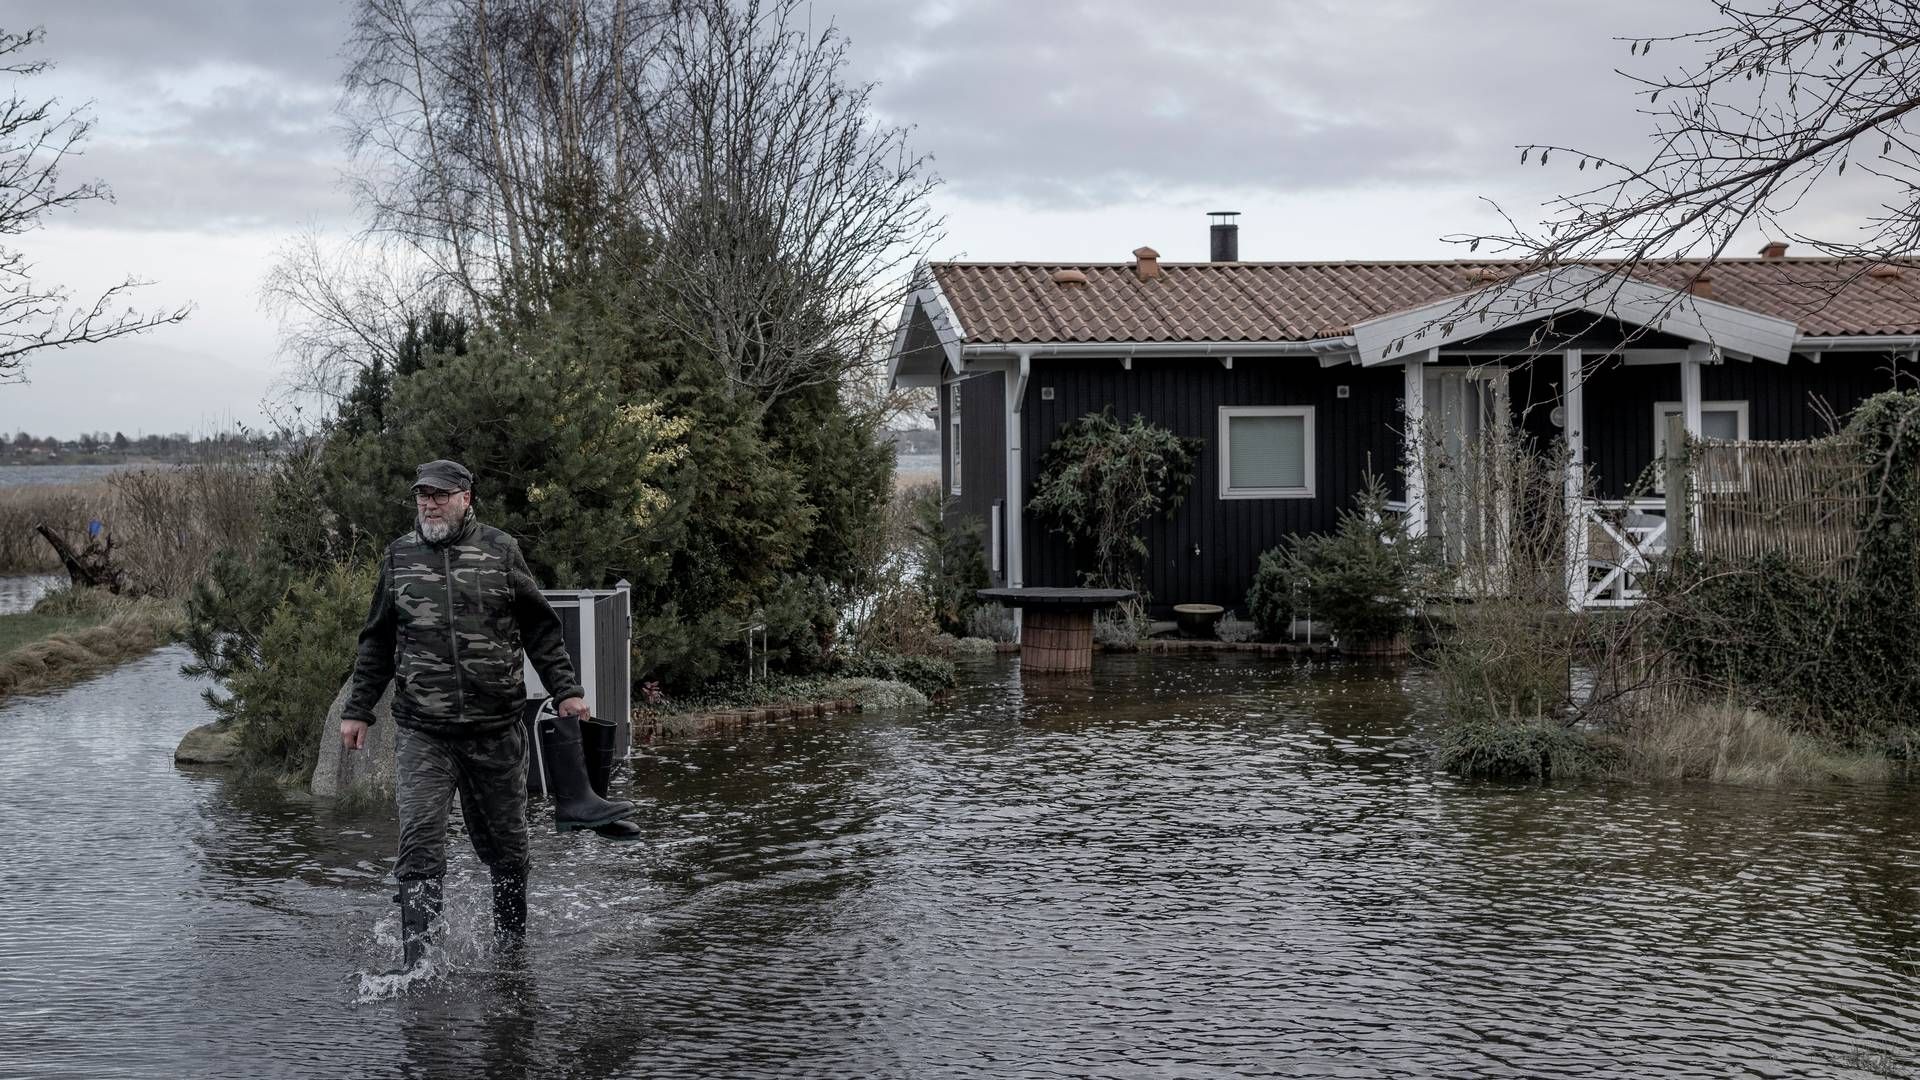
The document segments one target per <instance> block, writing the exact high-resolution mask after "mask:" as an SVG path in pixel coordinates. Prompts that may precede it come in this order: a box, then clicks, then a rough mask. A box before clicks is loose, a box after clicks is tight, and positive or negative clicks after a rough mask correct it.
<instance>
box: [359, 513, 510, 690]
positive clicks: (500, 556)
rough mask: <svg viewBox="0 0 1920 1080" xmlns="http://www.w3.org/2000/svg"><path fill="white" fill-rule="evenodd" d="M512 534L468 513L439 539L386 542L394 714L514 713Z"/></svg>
mask: <svg viewBox="0 0 1920 1080" xmlns="http://www.w3.org/2000/svg"><path fill="white" fill-rule="evenodd" d="M517 552H518V547H517V545H516V544H515V543H514V540H513V538H512V537H510V536H508V535H507V534H506V533H503V532H501V531H500V530H499V529H495V528H493V527H491V526H487V525H482V524H480V523H479V522H477V521H475V520H474V519H473V517H472V515H468V517H467V520H466V521H465V522H463V523H462V524H461V526H460V531H459V532H457V533H455V534H454V535H453V536H451V537H448V538H447V540H446V541H445V542H444V543H439V544H433V543H428V542H427V541H426V540H423V539H421V537H420V534H419V532H417V531H415V532H411V533H408V534H407V535H405V536H403V537H401V538H400V539H398V540H395V541H394V542H393V543H392V544H389V545H388V546H387V554H386V571H387V583H388V584H387V588H388V589H389V590H390V599H391V601H392V603H393V611H394V621H395V627H394V629H395V649H394V671H393V681H394V698H393V711H394V714H395V717H396V718H397V719H400V720H402V721H403V722H406V721H414V722H418V723H421V724H425V725H428V726H431V727H436V728H445V727H449V726H454V725H460V724H462V723H464V722H473V721H481V722H484V721H488V720H500V719H504V718H506V717H508V716H517V715H518V714H519V710H520V705H521V702H522V701H523V700H524V699H525V698H526V678H525V675H524V674H523V670H524V669H523V666H522V663H521V651H520V628H519V625H518V623H516V622H515V620H514V613H513V595H514V590H513V579H512V576H511V573H510V571H511V568H512V566H513V564H514V563H515V562H517V561H518V560H517V559H516V558H515V557H514V556H515V555H516V554H517Z"/></svg>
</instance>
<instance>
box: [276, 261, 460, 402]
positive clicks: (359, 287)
mask: <svg viewBox="0 0 1920 1080" xmlns="http://www.w3.org/2000/svg"><path fill="white" fill-rule="evenodd" d="M377 241H378V238H377V237H361V238H358V239H356V240H354V241H352V242H348V243H344V244H338V245H334V246H331V247H330V246H328V245H327V244H326V242H325V241H323V240H322V238H321V237H319V236H317V235H315V234H313V233H306V234H303V235H301V236H298V237H295V238H294V239H292V240H290V241H288V242H287V244H286V245H285V246H283V247H282V248H281V249H280V251H279V253H278V256H277V257H276V259H275V260H274V265H273V268H272V269H271V270H270V271H268V273H267V278H266V280H265V282H263V283H262V285H261V300H262V304H263V306H264V307H265V308H266V309H267V310H268V311H269V312H271V313H272V314H273V315H274V316H275V317H277V318H278V319H279V321H280V348H281V351H282V353H283V354H284V355H285V356H286V357H287V358H288V359H290V360H291V361H292V368H291V370H290V372H289V374H288V376H287V378H286V381H285V389H286V390H287V391H289V392H290V393H291V394H292V395H293V396H294V397H296V398H314V399H318V400H322V401H334V402H337V401H339V400H340V399H341V398H342V397H343V396H344V395H345V394H346V392H347V391H348V390H349V389H351V388H352V386H353V381H354V378H355V376H356V375H358V373H360V372H361V371H364V370H366V369H368V368H370V367H372V366H373V365H375V364H376V363H377V364H381V365H384V366H385V367H386V368H387V370H392V369H393V367H394V363H395V361H396V359H397V356H398V353H399V349H400V342H401V339H402V338H403V337H404V335H405V333H406V326H407V320H408V319H409V318H411V317H418V316H419V315H421V314H423V313H427V312H432V311H445V310H450V309H452V308H454V307H456V306H457V302H456V301H455V300H454V299H453V298H451V297H450V296H448V294H447V288H448V286H447V285H446V283H445V282H444V281H443V280H442V279H440V278H439V277H438V276H437V275H434V274H431V273H427V272H425V271H423V269H422V267H421V266H420V264H419V262H418V260H416V259H411V258H409V257H408V256H410V255H411V254H412V250H413V249H411V248H406V247H402V248H400V249H399V250H396V249H395V246H394V245H390V244H381V243H378V242H377Z"/></svg>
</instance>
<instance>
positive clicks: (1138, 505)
mask: <svg viewBox="0 0 1920 1080" xmlns="http://www.w3.org/2000/svg"><path fill="white" fill-rule="evenodd" d="M1202 445H1204V444H1203V443H1202V442H1201V440H1199V439H1189V438H1183V437H1182V436H1179V435H1176V434H1174V433H1173V432H1172V431H1170V430H1168V429H1167V428H1164V427H1161V426H1159V425H1157V424H1150V423H1148V422H1147V421H1146V419H1145V418H1144V417H1140V416H1135V417H1134V418H1133V422H1132V423H1130V424H1125V425H1123V424H1121V423H1120V422H1119V421H1117V420H1115V419H1114V417H1113V413H1112V411H1111V410H1110V409H1108V410H1102V411H1100V412H1097V413H1089V414H1088V415H1086V416H1083V417H1081V418H1080V419H1078V420H1075V421H1073V422H1072V423H1069V424H1066V425H1064V426H1062V428H1061V429H1060V435H1059V436H1058V437H1057V438H1056V439H1054V441H1053V443H1052V445H1050V446H1048V447H1047V450H1046V453H1044V454H1043V455H1041V458H1040V468H1039V470H1038V472H1037V474H1036V475H1035V478H1034V488H1033V496H1032V498H1031V499H1029V500H1028V502H1027V509H1028V511H1029V512H1030V513H1032V514H1033V516H1034V517H1035V518H1037V519H1039V520H1041V521H1044V522H1048V523H1050V524H1051V525H1052V526H1053V528H1054V529H1055V530H1056V531H1058V532H1059V533H1061V534H1062V535H1063V536H1065V537H1066V540H1067V543H1068V544H1070V545H1072V547H1073V548H1074V550H1075V552H1076V554H1077V555H1078V556H1079V558H1080V560H1081V562H1080V566H1081V571H1080V576H1081V578H1082V580H1083V581H1085V582H1086V583H1087V584H1089V585H1093V586H1097V587H1101V588H1114V589H1135V590H1138V589H1139V587H1140V565H1141V563H1142V562H1143V561H1144V560H1145V559H1146V557H1147V542H1146V540H1145V539H1144V538H1143V537H1142V536H1141V535H1140V528H1141V526H1142V525H1144V524H1145V523H1146V522H1147V521H1148V520H1149V519H1151V518H1153V517H1154V516H1155V515H1162V514H1163V515H1165V516H1167V517H1169V518H1171V517H1172V516H1173V514H1174V511H1176V510H1178V509H1179V508H1180V504H1181V503H1182V502H1183V501H1185V499H1186V495H1187V489H1188V488H1189V487H1191V486H1192V484H1193V463H1194V461H1195V459H1196V458H1197V457H1198V456H1199V453H1200V448H1201V446H1202Z"/></svg>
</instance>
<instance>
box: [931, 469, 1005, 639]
mask: <svg viewBox="0 0 1920 1080" xmlns="http://www.w3.org/2000/svg"><path fill="white" fill-rule="evenodd" d="M953 506H954V503H953V501H952V500H951V499H949V498H947V497H945V496H943V495H941V494H940V491H939V490H938V489H937V488H931V487H930V488H928V489H926V490H925V491H924V492H923V493H922V494H921V495H920V496H919V499H918V501H917V502H916V503H915V504H914V522H913V536H914V545H913V551H914V559H915V562H916V564H917V576H918V579H919V582H920V592H921V595H923V596H924V597H925V598H926V603H927V607H928V608H929V609H931V610H932V612H933V617H934V621H935V622H936V623H938V624H939V627H940V630H941V631H942V632H944V633H948V634H965V633H967V632H968V622H967V620H968V618H969V617H970V616H971V615H972V614H973V612H974V611H975V610H976V609H977V608H979V607H980V600H979V597H978V596H977V595H976V594H977V593H978V591H979V590H981V589H984V588H986V587H988V586H989V585H991V584H993V579H992V577H991V576H990V575H989V573H988V570H987V555H986V549H985V546H984V544H983V541H982V533H983V529H982V526H981V524H980V519H979V518H977V517H973V516H971V515H966V516H963V515H959V514H957V513H955V512H954V510H953Z"/></svg>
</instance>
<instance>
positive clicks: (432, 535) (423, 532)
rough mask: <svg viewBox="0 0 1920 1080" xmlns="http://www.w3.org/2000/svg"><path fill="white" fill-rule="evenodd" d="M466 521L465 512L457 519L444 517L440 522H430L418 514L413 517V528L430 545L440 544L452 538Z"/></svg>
mask: <svg viewBox="0 0 1920 1080" xmlns="http://www.w3.org/2000/svg"><path fill="white" fill-rule="evenodd" d="M466 519H467V515H466V513H465V512H464V511H463V512H462V513H461V514H460V516H459V517H457V518H444V517H443V518H441V519H440V520H439V521H428V520H427V519H426V518H425V517H423V516H421V515H420V514H418V513H416V514H414V517H413V527H414V528H416V529H418V530H419V531H420V539H422V540H425V541H426V542H427V543H429V544H438V543H440V542H441V541H443V540H445V539H446V538H447V537H449V536H452V535H453V534H454V532H455V531H457V530H458V529H459V528H460V525H461V523H462V522H464V521H466Z"/></svg>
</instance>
